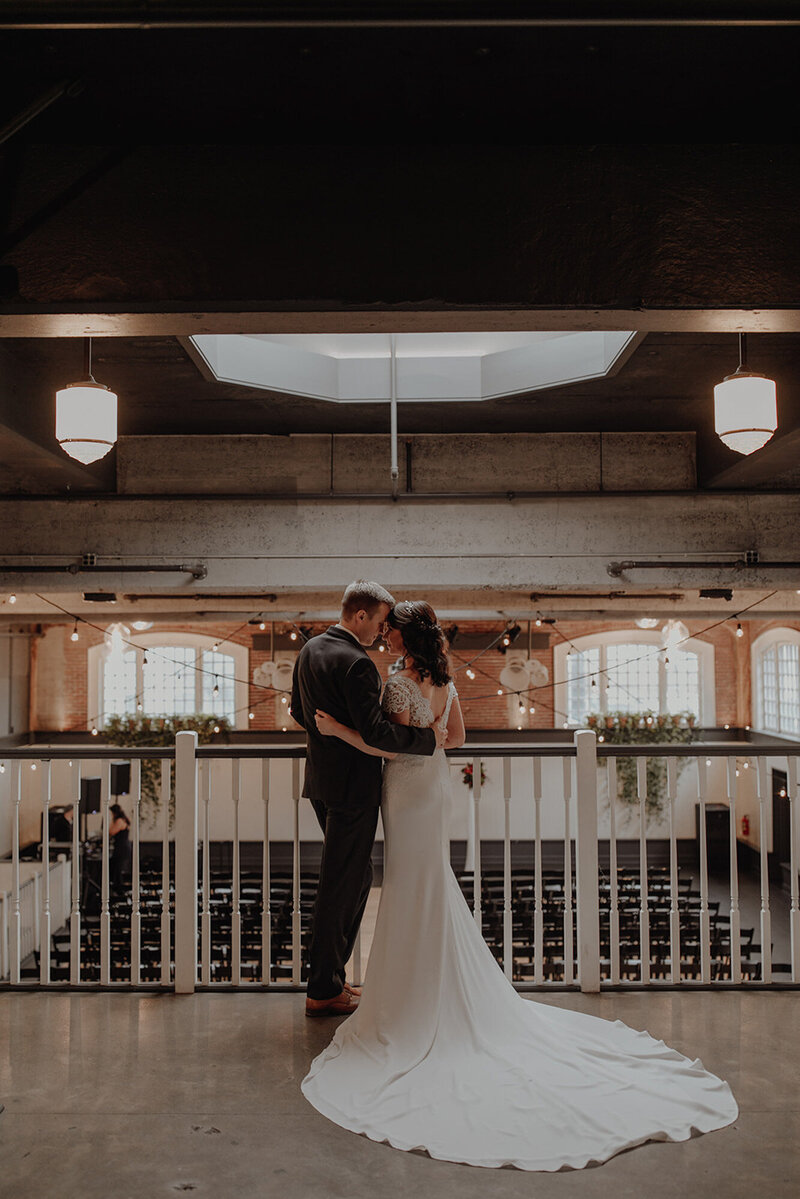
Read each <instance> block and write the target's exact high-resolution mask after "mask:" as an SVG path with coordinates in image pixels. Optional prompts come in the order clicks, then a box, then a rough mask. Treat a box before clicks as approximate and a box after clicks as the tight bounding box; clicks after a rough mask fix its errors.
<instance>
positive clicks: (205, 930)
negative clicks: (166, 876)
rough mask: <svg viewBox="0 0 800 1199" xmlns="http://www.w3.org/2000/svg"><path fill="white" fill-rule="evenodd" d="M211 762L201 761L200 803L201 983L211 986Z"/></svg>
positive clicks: (208, 760) (206, 759) (207, 759)
mask: <svg viewBox="0 0 800 1199" xmlns="http://www.w3.org/2000/svg"><path fill="white" fill-rule="evenodd" d="M211 765H212V763H211V760H210V759H209V758H203V759H201V761H200V801H201V804H202V808H203V910H202V915H201V917H200V981H201V982H202V984H203V986H204V987H208V986H210V984H211V864H210V862H209V857H208V855H209V804H210V802H211Z"/></svg>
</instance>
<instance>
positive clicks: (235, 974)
mask: <svg viewBox="0 0 800 1199" xmlns="http://www.w3.org/2000/svg"><path fill="white" fill-rule="evenodd" d="M241 789H242V763H241V760H240V759H239V758H234V759H233V761H232V762H231V793H232V795H233V879H232V887H231V983H232V984H233V986H234V987H238V986H239V985H240V983H241V981H242V912H241V878H240V875H241V864H240V861H239V801H240V799H241Z"/></svg>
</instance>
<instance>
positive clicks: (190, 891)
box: [175, 729, 197, 995]
mask: <svg viewBox="0 0 800 1199" xmlns="http://www.w3.org/2000/svg"><path fill="white" fill-rule="evenodd" d="M196 986H197V733H196V732H194V731H192V730H189V729H183V730H181V732H179V733H177V734H176V735H175V994H176V995H191V994H192V993H193V992H194V989H195V987H196Z"/></svg>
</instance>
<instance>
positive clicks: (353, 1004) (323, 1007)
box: [306, 989, 358, 1016]
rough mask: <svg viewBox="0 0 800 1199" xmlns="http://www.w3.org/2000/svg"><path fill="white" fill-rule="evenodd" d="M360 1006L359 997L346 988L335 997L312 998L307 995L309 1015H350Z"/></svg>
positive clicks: (307, 1012)
mask: <svg viewBox="0 0 800 1199" xmlns="http://www.w3.org/2000/svg"><path fill="white" fill-rule="evenodd" d="M357 1007H358V999H357V997H356V996H355V995H351V994H350V993H349V991H347V990H346V989H345V990H344V991H341V992H340V994H338V995H334V997H333V999H310V998H309V997H308V996H307V997H306V1015H307V1016H349V1015H351V1014H352V1013H353V1012H354V1011H355V1010H356V1008H357Z"/></svg>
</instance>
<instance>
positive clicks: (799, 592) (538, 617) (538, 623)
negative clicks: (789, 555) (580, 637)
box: [536, 591, 800, 629]
mask: <svg viewBox="0 0 800 1199" xmlns="http://www.w3.org/2000/svg"><path fill="white" fill-rule="evenodd" d="M797 594H798V595H800V591H798V593H797ZM536 627H537V629H540V628H541V627H542V618H541V616H537V617H536Z"/></svg>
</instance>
